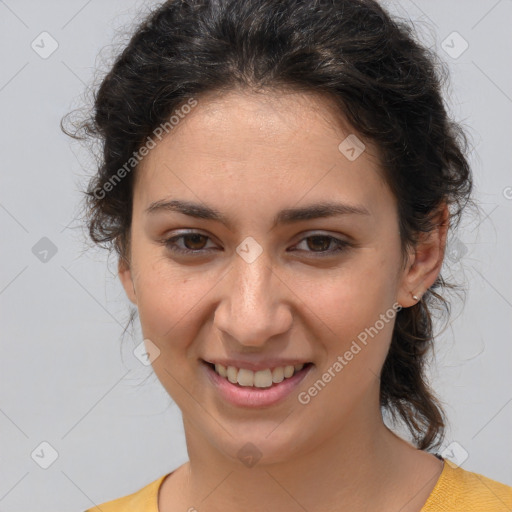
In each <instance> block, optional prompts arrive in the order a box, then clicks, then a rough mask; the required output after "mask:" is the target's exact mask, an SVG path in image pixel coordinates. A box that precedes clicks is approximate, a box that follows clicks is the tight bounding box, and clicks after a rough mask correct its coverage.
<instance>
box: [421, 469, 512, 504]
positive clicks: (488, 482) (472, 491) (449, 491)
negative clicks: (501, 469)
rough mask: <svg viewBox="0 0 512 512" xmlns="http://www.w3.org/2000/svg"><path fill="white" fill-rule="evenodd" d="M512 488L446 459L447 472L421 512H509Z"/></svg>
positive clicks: (445, 471)
mask: <svg viewBox="0 0 512 512" xmlns="http://www.w3.org/2000/svg"><path fill="white" fill-rule="evenodd" d="M510 510H512V487H510V486H508V485H505V484H503V483H500V482H497V481H495V480H492V479H490V478H487V477H485V476H483V475H480V474H478V473H473V472H471V471H466V470H465V469H462V468H461V467H459V466H455V465H454V464H453V463H451V462H449V461H448V460H445V462H444V468H443V472H442V473H441V476H440V477H439V480H438V482H437V484H436V486H435V487H434V489H433V491H432V493H431V494H430V497H429V499H428V500H427V502H426V503H425V505H424V506H423V508H422V509H421V512H444V511H446V512H483V511H485V512H509V511H510Z"/></svg>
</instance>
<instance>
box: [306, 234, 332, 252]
mask: <svg viewBox="0 0 512 512" xmlns="http://www.w3.org/2000/svg"><path fill="white" fill-rule="evenodd" d="M306 240H308V242H307V244H308V248H310V249H311V250H312V251H315V252H316V251H319V252H322V251H327V250H328V249H329V247H330V245H331V242H332V240H333V239H332V238H331V237H329V236H309V237H308V238H306ZM311 240H312V241H313V242H312V243H311V242H310V241H311Z"/></svg>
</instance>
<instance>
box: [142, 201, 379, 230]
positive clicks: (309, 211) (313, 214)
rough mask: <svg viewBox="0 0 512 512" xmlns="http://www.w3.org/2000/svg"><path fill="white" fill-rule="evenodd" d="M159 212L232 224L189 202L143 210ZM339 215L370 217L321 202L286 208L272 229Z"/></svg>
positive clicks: (353, 207)
mask: <svg viewBox="0 0 512 512" xmlns="http://www.w3.org/2000/svg"><path fill="white" fill-rule="evenodd" d="M160 211H171V212H178V213H182V214H184V215H188V216H190V217H196V218H199V219H206V220H214V221H217V222H220V223H222V224H224V225H225V226H227V227H228V228H229V229H232V222H231V221H230V219H229V218H228V217H226V216H225V215H224V214H222V213H221V212H219V211H218V210H216V209H215V208H212V207H210V206H206V205H204V204H200V203H194V202H191V201H180V200H177V199H174V200H169V201H168V200H160V201H155V202H154V203H151V204H150V205H149V206H148V207H147V208H146V210H145V212H146V213H147V214H154V213H156V212H160ZM339 215H370V212H369V211H368V210H367V209H366V208H365V207H364V206H362V205H349V204H344V203H334V202H321V203H316V204H311V205H308V206H303V207H299V208H286V209H284V210H281V211H279V212H278V213H277V214H276V216H275V217H274V220H273V227H275V226H277V225H278V224H292V223H294V222H300V221H304V220H312V219H319V218H326V217H334V216H339Z"/></svg>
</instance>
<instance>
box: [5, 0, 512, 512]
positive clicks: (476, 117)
mask: <svg viewBox="0 0 512 512" xmlns="http://www.w3.org/2000/svg"><path fill="white" fill-rule="evenodd" d="M385 3H386V5H387V6H388V7H389V8H390V9H391V10H392V11H393V12H396V13H398V14H399V15H401V16H405V17H408V18H411V19H412V20H413V21H414V23H415V24H416V27H417V29H418V30H419V32H420V33H421V37H422V38H424V40H425V41H426V42H427V44H428V45H430V46H432V45H434V46H435V47H436V48H437V50H438V52H439V53H440V54H441V55H442V56H443V59H444V60H445V61H446V62H447V63H448V64H449V66H450V69H451V73H452V74H451V82H450V85H449V88H448V90H447V91H446V95H447V100H448V102H449V104H450V109H451V112H452V114H453V115H454V117H455V118H456V119H457V120H459V121H462V122H463V123H464V124H465V125H466V126H467V129H468V130H469V133H470V136H471V137H472V141H473V144H474V147H475V151H473V152H472V153H471V157H470V158H471V162H472V164H473V170H474V173H475V182H476V189H477V190H476V192H477V198H478V199H479V201H480V205H481V208H482V212H483V214H482V216H481V217H480V218H469V219H468V220H467V221H466V222H465V224H464V225H463V229H462V230H461V231H460V232H459V234H458V235H457V237H456V238H454V237H451V239H450V246H449V252H448V257H447V260H446V263H447V265H446V267H447V268H445V270H444V272H445V273H446V275H448V274H449V272H450V273H451V274H453V276H454V277H455V278H456V279H457V280H459V282H461V281H462V282H463V283H465V284H466V285H467V286H468V287H469V292H468V294H467V297H466V304H465V306H464V307H462V305H457V304H455V305H454V316H453V319H452V322H451V323H450V326H449V328H448V329H446V331H445V332H444V334H443V335H442V336H440V337H439V339H438V342H437V365H436V367H435V369H433V370H432V372H431V378H432V383H433V386H434V389H435V390H436V391H437V393H438V395H439V396H440V397H442V399H443V401H444V404H445V407H446V411H447V414H448V416H449V420H450V429H449V431H448V435H447V441H446V443H445V445H449V444H450V443H452V442H456V443H458V444H457V445H452V448H453V446H455V448H456V449H455V451H454V452H453V453H452V455H453V456H454V457H455V458H457V457H459V458H460V457H461V456H462V457H463V456H464V453H465V452H467V454H468V457H467V459H466V460H464V462H463V463H462V467H463V468H465V469H468V470H471V471H475V472H478V473H481V474H484V475H486V476H488V477H490V478H493V479H496V480H499V481H502V482H504V483H507V484H509V485H512V457H511V441H510V439H511V437H510V432H512V404H511V401H512V386H511V385H510V384H511V370H510V367H511V366H510V364H511V359H512V358H511V352H512V343H511V337H510V332H511V321H510V319H511V316H512V315H511V313H512V292H511V290H512V273H511V270H510V253H511V249H512V236H511V235H512V234H511V229H510V219H511V214H512V199H511V198H512V188H511V187H512V173H511V159H512V156H511V155H512V152H511V151H510V148H511V145H512V129H511V121H510V120H511V119H512V71H511V68H512V66H511V62H510V50H511V49H512V31H511V30H510V25H511V22H512V1H510V0H499V1H495V0H485V1H484V0H478V1H477V0H473V1H467V0H464V1H463V0H458V1H456V0H452V1H445V0H443V1H441V0H436V1H432V0H429V1H427V0H421V1H420V0H415V1H414V2H413V1H411V0H401V1H400V2H391V1H390V2H385ZM154 4H155V2H148V1H141V0H138V1H134V0H129V1H127V0H107V1H100V0H89V1H84V0H67V1H60V2H59V1H56V0H53V1H35V0H32V1H29V0H5V1H4V0H0V29H1V31H0V51H1V55H2V58H1V66H0V109H1V110H0V111H1V120H2V122H1V135H0V140H1V143H0V144H1V157H2V161H1V169H2V171H1V180H2V181H1V187H0V229H1V240H2V246H1V261H0V314H1V350H2V352H1V358H0V364H1V369H0V371H1V373H0V379H1V388H0V398H1V402H0V428H1V436H0V443H1V459H2V467H1V476H0V510H2V511H12V512H16V511H27V510H30V511H32V512H42V511H50V510H51V511H54V510H68V511H77V512H81V511H83V510H85V509H86V508H88V507H91V506H93V504H98V503H101V502H103V501H106V500H109V499H113V498H116V497H119V496H124V495H126V494H129V493H131V492H134V491H135V490H137V489H139V488H140V487H142V486H143V485H146V484H147V483H149V482H150V481H152V480H154V479H156V478H158V477H159V476H161V475H163V474H164V473H167V472H169V471H171V470H173V469H175V468H176V467H178V466H179V465H181V464H182V463H183V462H185V461H186V460H187V454H186V446H185V440H184V435H183V430H182V424H181V416H180V413H179V410H178V408H177V407H176V405H175V404H174V403H173V402H172V401H171V400H170V399H169V398H168V396H167V395H166V393H165V391H164V390H163V389H162V387H161V386H160V384H159V382H158V381H157V379H156V377H155V376H154V375H153V374H152V372H151V369H150V367H145V366H143V365H142V364H141V363H140V362H139V361H138V360H137V359H135V357H134V356H133V355H132V353H131V351H132V350H133V348H134V347H135V346H136V345H138V344H139V343H140V342H141V340H142V338H141V336H140V330H139V329H137V330H136V331H135V332H133V333H127V335H126V336H125V338H124V342H123V343H121V334H122V331H123V328H124V326H125V324H126V320H127V318H128V311H129V309H128V305H129V302H128V300H127V299H126V298H125V296H124V292H123V291H122V289H121V287H120V285H119V283H118V282H117V279H116V275H115V261H114V259H113V258H111V260H110V262H107V258H106V253H104V252H100V251H96V250H91V251H88V252H84V245H83V234H82V232H81V231H80V228H79V227H77V221H76V218H77V213H78V210H77V208H78V206H79V201H80V199H81V195H80V193H79V188H80V187H82V186H84V184H85V180H86V178H87V175H88V173H89V172H90V170H91V168H92V167H91V163H92V162H91V160H90V157H89V156H88V154H87V153H86V152H85V151H84V150H83V149H82V148H81V147H80V146H78V145H76V144H73V143H71V142H70V140H69V139H68V138H67V137H65V136H64V135H63V134H62V133H61V132H60V129H59V121H60V119H61V117H62V116H63V115H64V114H65V113H66V112H68V111H69V110H71V109H72V108H74V107H77V106H80V105H81V104H82V97H81V95H82V94H83V92H84V90H85V84H89V83H90V81H91V80H92V79H93V77H94V75H95V73H101V72H102V71H103V70H105V69H107V66H108V63H109V62H110V61H109V60H108V58H109V55H110V53H109V52H110V51H111V50H112V47H111V46H110V45H111V44H112V43H113V42H116V43H120V42H121V43H122V41H126V40H127V36H124V35H123V34H124V33H125V31H126V29H127V28H129V27H130V26H133V23H134V19H135V16H136V15H137V13H140V12H141V10H142V11H144V10H146V9H148V8H149V7H150V6H151V5H154ZM43 31H47V32H49V33H50V34H51V36H52V37H53V38H54V39H55V40H56V41H57V42H58V45H59V46H58V49H57V50H56V51H55V52H54V53H53V54H52V55H51V56H49V57H48V58H47V59H43V58H41V57H40V56H39V55H38V54H37V53H36V52H35V51H34V50H33V49H32V48H31V43H32V41H33V40H35V39H36V38H37V37H38V36H39V34H40V33H41V32H43ZM453 31H457V32H458V33H459V34H460V35H461V36H462V37H463V38H464V39H465V40H466V41H467V43H468V44H469V47H468V49H467V50H466V51H465V52H464V53H463V54H462V55H460V56H459V57H458V58H453V57H452V56H450V55H449V54H448V53H446V52H445V50H444V49H443V48H445V47H446V45H448V46H453V47H454V49H452V52H453V51H456V50H457V49H458V48H459V49H460V48H461V47H460V44H461V42H460V41H457V40H454V39H453V36H450V34H452V32H453ZM449 36H450V37H449ZM447 37H448V39H446V38H447ZM443 41H446V42H445V43H443ZM451 41H454V43H452V42H451ZM36 42H37V39H36ZM457 45H459V46H457ZM48 47H49V46H46V48H48ZM102 49H103V51H102V53H101V55H102V56H101V57H98V54H99V52H100V50H102ZM43 237H47V238H48V239H50V240H51V242H52V243H53V244H54V245H55V247H56V249H57V252H56V254H55V255H52V254H51V252H50V253H48V255H47V256H46V259H47V261H46V262H44V261H41V260H40V258H43V259H44V253H41V252H39V253H38V247H39V246H38V245H36V244H37V243H38V242H39V241H40V239H41V238H43ZM39 243H42V244H44V243H45V242H39ZM46 243H47V242H46ZM34 246H36V249H34V251H33V247H34ZM39 251H41V249H40V248H39ZM34 252H36V253H38V256H39V257H37V254H34ZM448 271H449V272H448ZM43 441H46V442H47V443H49V444H50V445H51V446H52V447H53V448H54V449H55V450H56V451H57V452H58V458H57V459H56V461H55V462H54V463H53V464H52V465H50V467H49V468H48V469H42V468H41V467H40V466H39V465H38V464H37V463H36V462H35V460H37V461H38V462H39V463H41V462H44V460H43V459H45V458H46V460H47V461H48V460H49V459H48V457H50V455H51V450H50V449H48V448H45V447H44V446H43V447H42V448H41V447H40V443H42V442H43ZM38 447H39V448H38ZM36 449H37V450H36ZM34 450H36V454H35V455H34V459H35V460H34V459H33V458H32V457H31V453H32V452H33V451H34ZM41 450H42V451H41ZM461 450H463V451H461ZM37 454H39V456H38V455H37ZM461 454H462V455H461ZM447 456H448V455H447ZM461 460H462V459H461Z"/></svg>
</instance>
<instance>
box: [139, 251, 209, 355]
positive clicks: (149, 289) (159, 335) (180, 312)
mask: <svg viewBox="0 0 512 512" xmlns="http://www.w3.org/2000/svg"><path fill="white" fill-rule="evenodd" d="M146 261H147V260H146ZM214 282H215V281H214ZM214 282H213V283H212V281H211V280H210V279H208V277H207V276H206V275H205V274H204V273H200V272H194V273H192V274H191V272H190V270H183V269H179V268H178V267H173V266H171V265H170V264H169V262H168V261H166V260H165V259H164V258H161V259H160V260H156V261H155V262H154V263H153V264H147V265H144V266H143V268H141V269H140V272H139V274H138V277H137V301H138V310H139V318H140V323H141V326H142V331H143V334H144V337H146V338H149V339H151V340H152V341H153V342H154V343H156V344H157V346H159V347H160V349H161V350H164V351H172V350H173V349H174V348H176V349H178V348H182V347H183V346H184V345H185V344H186V343H188V340H190V339H192V337H193V331H194V330H195V329H197V328H198V326H200V325H201V322H200V318H199V315H201V303H202V302H201V301H204V300H207V297H208V292H209V291H210V290H211V288H212V284H214ZM170 340H172V343H169V341H170Z"/></svg>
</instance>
